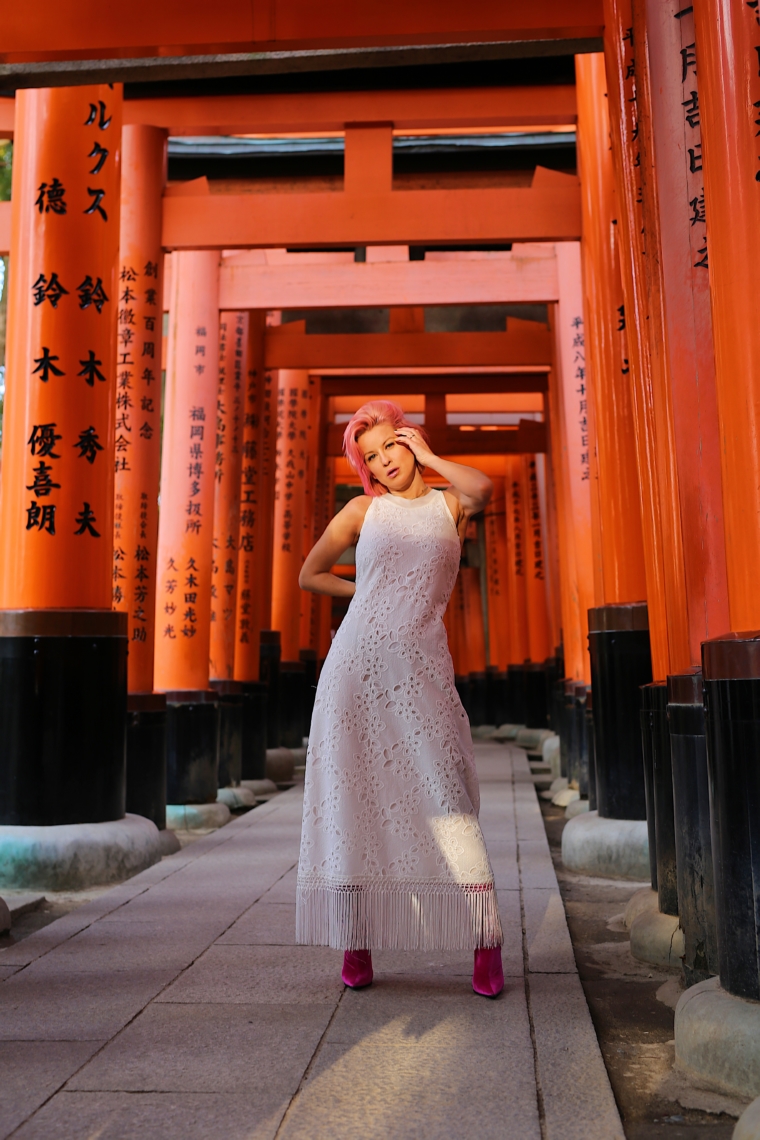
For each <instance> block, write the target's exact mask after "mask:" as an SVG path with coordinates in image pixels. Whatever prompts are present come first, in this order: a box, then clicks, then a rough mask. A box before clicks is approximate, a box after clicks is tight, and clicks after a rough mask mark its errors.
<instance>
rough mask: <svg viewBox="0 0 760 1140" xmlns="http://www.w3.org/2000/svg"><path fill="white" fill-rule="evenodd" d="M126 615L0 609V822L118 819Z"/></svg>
mask: <svg viewBox="0 0 760 1140" xmlns="http://www.w3.org/2000/svg"><path fill="white" fill-rule="evenodd" d="M126 728H127V615H126V614H121V613H116V612H113V611H111V610H3V611H0V824H21V825H25V826H34V825H51V826H53V825H56V824H66V823H103V822H106V821H107V820H114V819H121V818H122V817H123V815H124V806H125V783H126V780H125V776H126Z"/></svg>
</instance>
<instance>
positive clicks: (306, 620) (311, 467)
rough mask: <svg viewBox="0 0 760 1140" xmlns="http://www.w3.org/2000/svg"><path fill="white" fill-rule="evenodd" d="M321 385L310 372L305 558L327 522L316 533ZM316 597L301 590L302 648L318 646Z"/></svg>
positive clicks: (304, 529)
mask: <svg viewBox="0 0 760 1140" xmlns="http://www.w3.org/2000/svg"><path fill="white" fill-rule="evenodd" d="M319 387H320V386H319V378H318V377H316V376H310V377H309V388H308V397H307V408H306V478H305V480H304V483H303V492H304V495H303V498H304V503H303V532H302V546H301V558H302V559H304V558H306V555H307V554H308V553H309V551H310V550H311V548H312V546H313V545H314V542H315V539H316V538H318V537H319V534H321V533H322V531H323V530H324V526H322V527H319V534H317V533H316V532H317V526H318V521H317V520H318V518H319V521H321V516H322V510H321V508H322V501H321V493H322V491H323V488H322V480H321V479H320V478H319V473H318V470H317V466H318V463H319V459H320V447H319V444H320V429H321V424H320V418H321V417H320V405H321V403H322V397H321V393H320V390H319ZM317 598H318V595H317V594H313V593H312V592H311V590H300V591H299V601H300V605H301V626H300V634H299V644H300V648H301V649H315V648H316V635H317V630H316V613H317V605H316V603H317Z"/></svg>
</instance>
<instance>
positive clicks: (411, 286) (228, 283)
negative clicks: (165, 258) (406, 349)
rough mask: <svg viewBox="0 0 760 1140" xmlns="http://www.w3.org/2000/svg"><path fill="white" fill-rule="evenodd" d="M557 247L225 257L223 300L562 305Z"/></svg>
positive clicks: (246, 303)
mask: <svg viewBox="0 0 760 1140" xmlns="http://www.w3.org/2000/svg"><path fill="white" fill-rule="evenodd" d="M582 58H584V59H585V58H588V57H585V56H584V57H582ZM1 225H2V219H1V218H0V227H1ZM0 234H1V230H0ZM536 248H537V247H535V246H531V247H529V249H536ZM549 249H550V250H551V256H546V255H545V253H544V252H543V250H542V251H541V256H531V255H530V254H529V253H527V252H526V254H525V255H522V254H521V253H520V250H519V249H518V250H512V252H511V253H509V254H505V255H504V256H489V255H488V254H487V253H484V254H483V255H482V257H480V258H478V259H473V260H467V261H428V260H426V261H408V260H404V261H385V262H351V263H350V264H347V265H310V264H306V265H300V264H299V262H298V256H299V255H297V254H294V255H293V256H292V257H291V258H290V259H289V260H288V261H287V262H286V264H284V265H266V264H253V263H251V262H250V261H249V262H248V263H246V260H245V259H246V257H248V258H250V257H251V255H250V254H247V255H246V254H237V255H235V256H233V257H229V258H225V259H224V262H223V266H222V271H221V276H220V284H219V298H220V304H221V305H223V306H224V307H230V308H233V307H234V308H245V309H249V308H250V309H260V308H266V307H272V308H278V309H280V308H281V309H308V308H331V307H333V306H335V307H341V306H342V305H350V306H352V307H355V306H360V305H366V306H377V307H385V306H388V305H399V304H404V305H450V304H454V305H465V304H473V305H487V304H501V303H503V304H510V303H519V302H522V303H533V302H550V301H556V300H557V267H556V261H555V259H554V251H553V249H552V247H551V246H550V247H549Z"/></svg>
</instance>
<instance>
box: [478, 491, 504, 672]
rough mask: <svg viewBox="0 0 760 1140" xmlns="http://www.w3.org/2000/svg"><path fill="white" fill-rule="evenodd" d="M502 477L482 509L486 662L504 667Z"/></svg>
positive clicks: (502, 668)
mask: <svg viewBox="0 0 760 1140" xmlns="http://www.w3.org/2000/svg"><path fill="white" fill-rule="evenodd" d="M505 493H506V492H505V480H504V478H503V477H502V478H501V479H495V480H494V493H493V497H492V499H491V501H490V503H489V504H488V506H487V507H486V509H485V514H484V522H485V531H486V583H487V589H488V664H489V665H496V666H498V668H499V669H501V670H505V669H506V668H507V665H508V664H509V658H510V651H509V635H510V626H509V598H508V595H507V590H508V569H507V518H506V512H507V504H506V498H505Z"/></svg>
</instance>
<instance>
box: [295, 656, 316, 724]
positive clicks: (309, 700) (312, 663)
mask: <svg viewBox="0 0 760 1140" xmlns="http://www.w3.org/2000/svg"><path fill="white" fill-rule="evenodd" d="M298 657H299V660H301V661H303V668H304V698H303V710H304V736H308V735H309V732H310V730H311V714H312V713H313V712H314V698H315V697H316V695H317V651H316V649H302V650H301V652H300V653H299V654H298Z"/></svg>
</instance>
